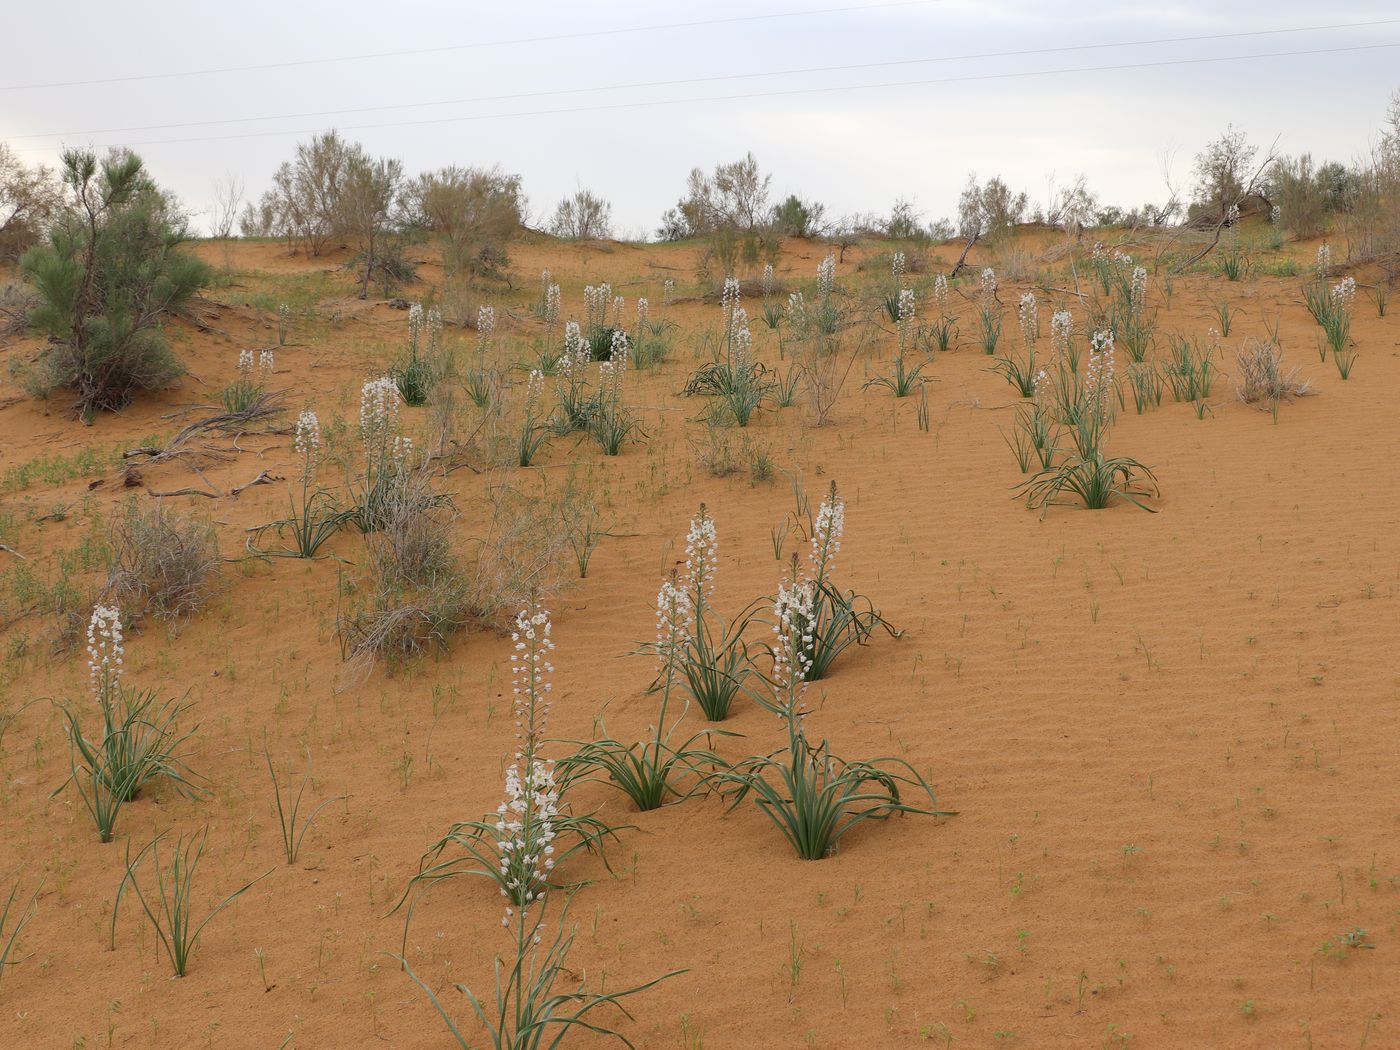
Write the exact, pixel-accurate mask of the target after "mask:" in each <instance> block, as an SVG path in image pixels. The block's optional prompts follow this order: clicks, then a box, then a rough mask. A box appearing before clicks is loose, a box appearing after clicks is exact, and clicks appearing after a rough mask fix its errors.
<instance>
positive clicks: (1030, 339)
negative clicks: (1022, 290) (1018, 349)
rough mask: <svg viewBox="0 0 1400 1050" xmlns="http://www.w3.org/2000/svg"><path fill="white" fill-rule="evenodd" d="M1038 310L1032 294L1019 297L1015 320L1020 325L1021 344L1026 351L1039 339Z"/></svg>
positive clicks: (1028, 293)
mask: <svg viewBox="0 0 1400 1050" xmlns="http://www.w3.org/2000/svg"><path fill="white" fill-rule="evenodd" d="M1038 310H1039V308H1038V306H1037V304H1036V301H1035V293H1034V292H1027V293H1026V294H1025V295H1023V296H1021V305H1020V306H1018V307H1017V308H1016V318H1017V320H1018V321H1019V323H1020V325H1021V342H1022V343H1024V344H1025V346H1026V348H1027V349H1031V348H1033V347H1034V346H1035V341H1036V340H1037V339H1038V338H1040V316H1039V313H1038Z"/></svg>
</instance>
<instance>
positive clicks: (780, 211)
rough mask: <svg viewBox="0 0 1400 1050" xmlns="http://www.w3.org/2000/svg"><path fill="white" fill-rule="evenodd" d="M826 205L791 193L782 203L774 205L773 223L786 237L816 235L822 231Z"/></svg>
mask: <svg viewBox="0 0 1400 1050" xmlns="http://www.w3.org/2000/svg"><path fill="white" fill-rule="evenodd" d="M825 214H826V206H825V205H824V204H821V203H819V202H817V201H809V200H804V199H803V198H801V197H799V196H798V195H797V194H795V193H793V194H789V195H788V196H787V198H786V199H784V200H783V202H782V203H781V204H777V205H774V207H773V217H772V223H773V226H774V227H775V228H776V229H777V231H778V232H779V233H780V234H782V235H783V236H784V237H803V238H808V237H816V236H819V235H820V234H821V231H822V217H823V216H824V215H825Z"/></svg>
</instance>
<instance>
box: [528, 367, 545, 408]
mask: <svg viewBox="0 0 1400 1050" xmlns="http://www.w3.org/2000/svg"><path fill="white" fill-rule="evenodd" d="M543 392H544V373H543V372H541V371H540V370H539V369H538V368H532V369H530V376H529V378H528V379H526V380H525V418H526V419H530V420H533V419H534V418H535V409H536V408H538V407H539V403H540V395H541V394H542V393H543Z"/></svg>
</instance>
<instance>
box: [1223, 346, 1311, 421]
mask: <svg viewBox="0 0 1400 1050" xmlns="http://www.w3.org/2000/svg"><path fill="white" fill-rule="evenodd" d="M1235 362H1236V364H1237V366H1238V367H1239V379H1238V380H1237V381H1236V383H1235V392H1236V393H1237V394H1238V395H1239V399H1240V400H1241V401H1243V402H1244V403H1245V404H1247V405H1256V404H1259V405H1274V404H1277V403H1278V402H1280V401H1284V400H1287V399H1288V398H1293V397H1305V396H1306V395H1308V394H1310V393H1312V383H1311V381H1310V380H1307V379H1299V378H1298V367H1297V366H1296V365H1295V366H1294V367H1292V368H1290V369H1289V370H1288V371H1286V372H1285V371H1284V370H1283V354H1282V353H1281V352H1280V351H1279V349H1278V347H1276V346H1275V345H1274V344H1273V343H1272V342H1270V341H1269V340H1267V339H1266V340H1263V341H1260V340H1258V339H1249V340H1247V341H1246V342H1245V344H1244V346H1242V347H1241V348H1240V349H1239V350H1237V351H1236V352H1235Z"/></svg>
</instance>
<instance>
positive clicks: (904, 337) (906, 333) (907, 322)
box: [895, 288, 918, 357]
mask: <svg viewBox="0 0 1400 1050" xmlns="http://www.w3.org/2000/svg"><path fill="white" fill-rule="evenodd" d="M917 312H918V311H917V307H916V301H915V296H914V289H912V288H901V289H900V290H899V319H898V321H897V323H896V326H895V327H896V328H897V329H898V331H899V355H900V356H901V357H903V356H904V352H905V351H906V350H908V349H909V347H910V346H911V345H913V342H914V320H915V314H916V313H917Z"/></svg>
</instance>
